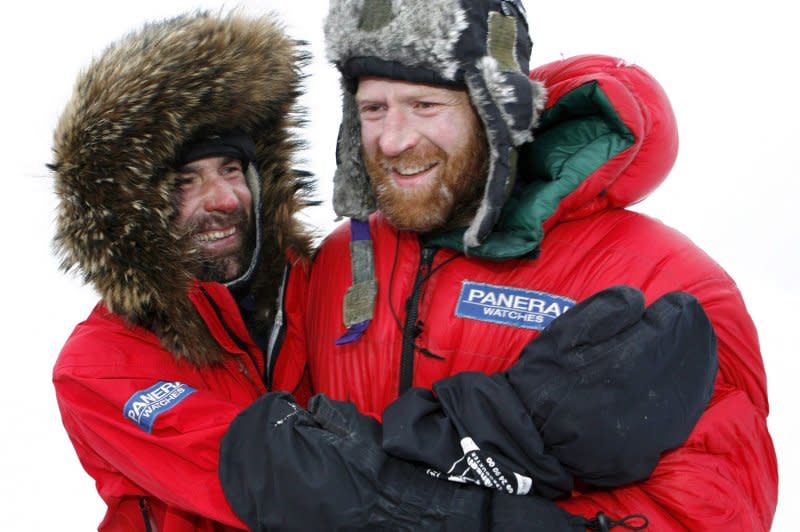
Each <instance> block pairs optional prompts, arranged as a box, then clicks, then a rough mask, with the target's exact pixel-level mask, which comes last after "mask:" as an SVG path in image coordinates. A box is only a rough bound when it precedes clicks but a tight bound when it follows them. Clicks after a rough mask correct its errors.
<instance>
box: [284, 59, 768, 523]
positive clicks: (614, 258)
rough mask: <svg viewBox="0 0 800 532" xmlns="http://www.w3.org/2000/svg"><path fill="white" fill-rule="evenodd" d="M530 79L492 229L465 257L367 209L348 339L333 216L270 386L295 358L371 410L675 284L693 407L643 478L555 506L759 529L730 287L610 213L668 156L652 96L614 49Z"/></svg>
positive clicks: (671, 144) (752, 366)
mask: <svg viewBox="0 0 800 532" xmlns="http://www.w3.org/2000/svg"><path fill="white" fill-rule="evenodd" d="M531 77H532V78H535V79H539V80H542V81H543V82H544V83H545V86H546V87H547V88H548V91H549V92H548V94H549V99H548V102H547V106H546V109H545V111H544V113H543V115H542V119H541V122H540V126H539V128H538V129H537V130H536V132H535V137H536V140H535V141H534V142H533V143H532V144H531V146H530V147H529V151H528V152H524V151H521V152H520V161H521V162H520V167H521V171H520V175H519V176H518V178H517V181H518V184H520V183H521V186H520V187H519V188H518V189H517V191H515V193H514V194H513V195H512V199H511V200H510V201H509V203H508V204H507V205H506V209H505V210H504V213H503V217H502V218H501V220H500V222H499V223H498V224H497V226H496V227H495V229H494V232H493V233H492V234H491V235H490V237H489V239H488V240H487V241H486V242H484V244H483V245H482V246H481V248H479V249H478V250H477V251H475V253H474V254H472V253H471V256H465V255H464V254H463V253H462V252H461V251H460V245H461V238H460V235H456V236H455V237H452V238H451V237H450V236H448V235H443V236H442V235H440V236H436V237H428V238H421V237H420V236H419V235H417V234H415V233H412V232H407V231H397V230H395V229H394V228H393V227H392V226H391V225H390V224H389V223H388V222H387V221H386V219H384V218H383V217H382V216H381V215H380V214H379V213H378V214H375V215H372V216H371V217H370V220H369V228H370V234H371V239H372V246H373V250H374V260H375V278H376V280H377V284H378V294H377V299H376V303H375V311H374V317H373V319H372V322H371V323H370V324H369V326H368V328H367V330H366V332H365V333H364V334H363V336H362V337H360V338H359V339H357V340H355V341H352V342H350V343H345V344H343V345H337V343H336V341H337V339H339V338H340V337H342V335H343V334H344V333H345V331H346V328H345V326H344V325H343V318H342V313H343V311H342V304H343V298H344V294H345V291H346V290H347V288H348V287H349V286H350V284H351V283H350V279H351V263H350V251H349V246H350V240H351V236H350V224H349V223H345V224H343V225H342V226H340V227H339V228H338V229H337V230H336V231H335V232H334V233H333V234H332V235H330V236H329V237H328V238H327V239H326V240H325V241H324V243H323V245H322V247H321V249H320V250H319V252H318V254H317V256H316V258H315V261H314V265H313V270H312V276H311V280H310V285H309V287H308V300H307V305H306V307H305V311H304V316H302V317H300V316H296V317H294V318H293V319H295V320H303V327H304V333H305V338H304V339H302V340H303V341H302V342H297V343H292V342H287V343H286V344H285V345H284V347H283V351H282V353H281V356H280V357H279V359H278V369H279V370H280V371H279V372H278V373H276V379H277V380H276V384H278V385H279V387H281V388H283V389H291V388H292V387H293V383H294V382H296V380H297V379H300V378H301V368H302V367H303V364H302V361H303V360H304V359H305V358H306V357H307V360H308V365H309V368H310V373H311V380H312V384H313V387H314V390H315V392H324V393H325V394H327V395H329V396H330V397H332V398H334V399H342V400H350V401H353V402H354V403H355V404H356V405H357V406H358V408H359V409H360V410H361V411H363V412H366V413H369V414H371V415H374V416H376V417H380V416H381V413H382V411H383V409H384V408H385V407H386V405H387V404H388V403H389V402H391V401H392V400H393V399H395V398H396V397H397V396H398V394H399V392H400V391H402V390H403V389H406V388H407V387H408V385H412V386H422V387H430V386H431V385H432V383H434V382H436V381H437V380H439V379H441V378H443V377H445V376H448V375H452V374H454V373H458V372H462V371H482V372H487V373H488V372H495V371H500V370H504V369H506V368H508V367H509V366H510V365H511V364H512V363H513V362H514V361H515V360H516V358H517V357H518V355H519V353H520V351H521V349H522V347H523V346H525V345H526V344H527V343H528V342H530V341H531V340H532V339H533V338H535V337H536V336H537V335H538V333H539V331H540V330H541V329H542V328H543V327H544V326H546V325H547V323H549V322H550V321H551V320H552V319H554V318H555V317H557V316H558V315H560V314H561V313H562V312H564V311H566V310H567V309H568V308H569V307H570V306H571V305H573V304H574V302H577V301H580V300H582V299H584V298H586V297H588V296H589V295H591V294H593V293H595V292H597V291H599V290H602V289H604V288H607V287H609V286H612V285H618V284H625V285H630V286H634V287H636V288H639V289H640V290H642V291H643V292H644V294H645V297H646V299H647V302H648V303H650V302H652V301H653V300H655V299H656V298H658V297H659V296H661V295H663V294H665V293H666V292H669V291H675V290H680V291H687V292H690V293H691V294H693V295H694V296H695V297H696V298H697V299H698V300H699V301H700V302H701V304H702V305H703V307H704V309H705V311H706V312H707V314H708V316H709V318H710V319H711V321H712V323H713V326H714V329H715V332H716V334H717V337H718V357H719V373H718V377H717V382H716V385H715V391H714V395H713V398H712V400H711V403H710V405H709V407H708V409H707V411H706V412H705V414H704V415H703V416H702V417H701V419H700V421H699V422H698V424H697V425H696V427H695V429H694V431H693V432H692V433H691V435H690V437H689V439H688V440H687V441H686V442H685V443H684V445H683V446H681V447H680V448H678V449H676V450H674V451H671V452H669V453H667V454H665V455H664V456H663V457H662V460H661V461H660V463H659V465H658V467H657V468H656V469H655V471H654V472H653V474H652V476H651V478H650V479H648V480H647V481H645V482H641V483H638V484H635V485H630V486H626V487H622V488H617V489H613V490H594V491H587V492H585V493H582V492H576V493H574V495H573V496H572V497H571V498H569V499H567V500H563V501H559V504H560V505H561V506H562V507H563V508H565V509H566V510H568V511H570V512H573V513H580V514H583V515H585V516H587V517H591V516H594V515H595V513H596V512H598V511H603V512H605V513H606V514H609V515H612V516H617V517H621V516H625V515H629V514H634V513H640V514H644V515H646V516H647V518H648V519H649V521H650V529H651V530H658V531H661V530H767V529H769V527H770V523H771V521H772V517H773V513H774V510H775V505H776V499H777V470H776V459H775V452H774V449H773V445H772V441H771V438H770V435H769V433H768V430H767V425H766V417H767V413H768V403H767V393H766V378H765V374H764V366H763V362H762V360H761V355H760V352H759V346H758V339H757V335H756V330H755V328H754V325H753V323H752V321H751V319H750V317H749V315H748V313H747V310H746V309H745V305H744V303H743V301H742V298H741V295H740V293H739V291H738V289H737V287H736V285H735V283H734V282H733V280H732V279H731V278H730V277H729V276H728V275H727V274H726V273H725V272H724V271H723V270H722V268H721V267H720V266H719V265H717V264H716V263H715V262H714V261H713V260H712V259H711V258H710V257H708V256H707V255H706V254H705V253H704V252H703V251H702V250H700V249H698V248H697V247H696V246H694V245H693V244H692V242H691V241H690V240H689V239H688V238H686V237H685V236H683V235H682V234H680V233H678V232H677V231H674V230H672V229H670V228H668V227H666V226H664V225H663V224H661V223H660V222H658V221H656V220H653V219H651V218H648V217H646V216H643V215H641V214H638V213H635V212H631V211H628V210H626V209H625V208H624V207H625V206H627V205H630V204H632V203H634V202H636V201H638V200H640V199H641V198H643V197H644V196H646V195H647V194H648V193H649V192H651V191H652V190H653V189H654V188H655V187H657V185H658V184H659V183H660V182H661V181H662V180H663V179H664V178H665V176H666V174H667V173H668V171H669V169H670V168H671V166H672V164H673V162H674V159H675V156H676V153H677V130H676V124H675V121H674V116H673V114H672V110H671V108H670V105H669V102H668V100H667V98H666V96H665V94H664V93H663V91H662V89H661V87H660V86H659V85H658V83H657V82H655V80H653V79H652V78H651V77H650V76H649V75H648V74H647V73H646V72H645V71H643V70H642V69H640V68H638V67H636V66H632V65H627V64H624V63H623V62H621V61H620V60H618V59H615V58H610V57H600V56H585V57H577V58H573V59H570V60H566V61H559V62H556V63H552V64H549V65H546V66H544V67H541V68H539V69H537V70H535V71H534V72H532V74H531ZM290 296H291V294H290ZM290 321H291V319H290ZM296 338H297V339H299V337H296ZM632 437H635V435H633V436H632Z"/></svg>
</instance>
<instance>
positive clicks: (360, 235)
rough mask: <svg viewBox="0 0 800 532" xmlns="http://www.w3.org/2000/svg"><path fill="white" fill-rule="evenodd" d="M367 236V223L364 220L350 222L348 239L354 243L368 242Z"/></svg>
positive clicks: (368, 237)
mask: <svg viewBox="0 0 800 532" xmlns="http://www.w3.org/2000/svg"><path fill="white" fill-rule="evenodd" d="M370 238H371V237H370V236H369V223H367V222H366V221H364V220H356V219H355V218H353V219H351V220H350V239H351V240H352V241H353V242H355V241H357V240H370Z"/></svg>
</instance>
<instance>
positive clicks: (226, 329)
mask: <svg viewBox="0 0 800 532" xmlns="http://www.w3.org/2000/svg"><path fill="white" fill-rule="evenodd" d="M190 297H191V299H192V302H193V303H194V306H195V308H196V309H197V312H198V313H199V314H200V315H201V317H202V318H203V320H204V321H205V323H206V324H207V326H208V329H209V331H210V332H211V333H212V334H213V335H214V338H215V339H216V340H217V341H218V342H219V344H220V345H221V346H222V347H223V348H224V349H225V350H226V351H227V352H228V355H227V356H226V357H225V359H224V362H223V363H222V364H221V365H218V366H211V367H204V368H201V367H198V366H195V365H193V364H190V363H188V362H186V361H182V362H179V361H177V360H176V357H175V356H174V355H172V354H171V353H169V352H168V351H166V350H164V349H163V348H162V347H161V345H160V344H159V341H158V339H157V338H156V336H155V335H154V334H153V333H152V332H150V331H149V330H147V329H143V328H140V327H132V326H130V325H128V324H126V323H125V322H124V321H123V320H122V319H121V318H119V317H118V316H116V315H115V314H112V313H110V312H109V311H108V310H107V309H106V308H105V307H104V306H103V305H102V304H98V306H97V307H96V308H95V309H94V311H93V312H92V313H91V315H90V316H89V318H88V319H87V320H86V321H84V322H82V323H81V324H79V325H78V326H77V327H76V328H75V331H74V332H73V333H72V335H71V336H70V338H69V340H68V341H67V343H66V345H65V346H64V348H63V349H62V351H61V354H60V355H59V358H58V361H57V362H56V366H55V369H54V372H53V381H54V384H55V388H56V397H57V399H58V406H59V409H60V410H61V416H62V419H63V422H64V427H65V428H66V430H67V433H68V434H69V437H70V440H71V441H72V444H73V445H74V447H75V451H76V452H77V454H78V458H79V459H80V461H81V464H82V465H83V467H84V469H86V471H87V472H88V473H89V474H90V475H91V476H92V478H94V480H95V482H96V484H97V491H98V492H99V494H100V496H101V497H102V498H103V500H104V501H105V502H106V504H107V505H108V511H107V512H106V516H105V519H104V520H103V522H102V523H101V524H100V526H99V529H100V530H104V531H106V530H107V531H116V530H146V529H147V530H150V529H152V530H159V531H162V532H165V531H172V532H179V531H186V532H189V531H197V530H207V531H211V530H214V531H221V530H241V529H244V528H245V525H244V524H243V523H242V522H241V521H239V519H238V518H237V517H236V516H235V515H234V513H233V512H232V511H231V509H230V507H229V506H228V503H227V501H226V500H225V497H224V495H223V493H222V488H221V487H220V483H219V480H218V477H217V468H218V462H219V457H218V454H219V444H220V440H221V439H222V435H223V434H224V433H225V431H226V430H227V428H228V425H229V424H230V422H231V421H232V420H233V419H234V417H236V415H237V414H239V412H240V411H241V410H242V409H244V408H245V407H246V406H248V405H249V404H250V403H252V402H253V401H254V400H255V399H257V398H258V397H259V396H260V395H262V394H263V393H264V392H265V391H266V390H265V388H264V385H263V383H262V380H261V375H262V374H263V370H264V363H263V357H262V355H261V352H260V351H259V350H258V348H257V347H255V345H253V344H252V342H251V341H250V336H249V334H248V333H247V330H246V328H245V326H244V323H243V322H242V319H241V316H240V314H239V310H238V308H237V306H236V303H235V301H234V300H233V298H232V297H231V295H230V292H229V291H228V289H227V288H225V287H224V286H222V285H220V284H216V283H198V284H196V285H195V288H194V289H193V290H192V291H191V293H190ZM237 338H238V340H237ZM156 417H157V418H158V422H157V423H154V421H155V419H156ZM145 519H146V520H149V521H150V525H151V527H152V528H146V527H145Z"/></svg>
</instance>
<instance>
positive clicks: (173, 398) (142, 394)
mask: <svg viewBox="0 0 800 532" xmlns="http://www.w3.org/2000/svg"><path fill="white" fill-rule="evenodd" d="M196 391H197V390H196V389H194V388H192V387H191V386H188V385H186V384H183V383H181V382H177V381H175V382H168V381H158V382H157V383H155V384H154V385H152V386H151V387H149V388H147V389H145V390H139V391H137V392H134V394H133V395H132V396H131V398H130V399H128V402H127V403H125V408H124V409H123V413H124V414H125V417H127V418H128V419H130V420H131V421H133V422H134V423H136V424H137V425H139V428H140V429H142V430H143V431H145V432H152V431H153V423H155V421H156V418H157V417H158V416H159V415H161V414H163V413H164V412H167V411H168V410H172V409H173V408H175V407H176V406H177V405H178V403H180V402H181V401H183V400H184V399H186V398H187V397H189V396H190V395H191V394H193V393H194V392H196Z"/></svg>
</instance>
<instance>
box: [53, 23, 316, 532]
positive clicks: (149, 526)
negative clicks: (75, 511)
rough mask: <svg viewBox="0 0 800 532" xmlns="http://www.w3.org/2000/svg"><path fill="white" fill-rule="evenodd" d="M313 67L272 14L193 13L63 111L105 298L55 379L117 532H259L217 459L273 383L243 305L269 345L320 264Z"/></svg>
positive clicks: (129, 48)
mask: <svg viewBox="0 0 800 532" xmlns="http://www.w3.org/2000/svg"><path fill="white" fill-rule="evenodd" d="M305 60H306V55H305V52H303V51H302V50H301V48H299V47H298V44H297V43H296V42H294V41H292V40H290V39H289V38H287V37H286V36H285V34H284V32H283V30H282V28H281V27H280V25H278V24H277V23H276V22H275V21H273V20H271V19H270V18H266V17H265V18H260V19H249V18H245V17H243V16H240V15H229V16H226V17H215V16H210V15H208V14H203V13H199V14H195V15H189V16H182V17H178V18H175V19H172V20H167V21H164V22H160V23H154V24H150V25H147V26H145V27H144V28H143V29H141V30H140V31H137V32H135V33H132V34H130V35H128V36H127V37H125V38H123V39H121V40H119V41H118V42H116V43H114V44H113V45H112V46H110V47H109V48H108V49H107V50H106V51H105V52H104V53H103V54H102V56H101V57H100V58H99V59H97V60H95V61H94V62H93V63H92V64H91V66H90V67H89V68H88V70H86V71H85V72H84V73H83V74H82V75H81V76H80V78H79V79H78V82H77V84H76V87H75V92H74V95H73V97H72V99H71V101H70V102H69V104H68V106H67V108H66V110H65V111H64V112H63V114H62V116H61V118H60V121H59V123H58V126H57V129H56V131H55V138H54V161H53V163H52V169H53V170H54V173H55V178H56V193H57V195H58V198H59V200H60V203H59V207H58V213H57V234H56V237H55V245H56V248H57V251H58V253H59V254H60V256H61V259H62V267H63V269H64V270H73V269H76V270H78V271H79V272H80V273H81V274H82V276H83V279H84V280H85V281H86V282H87V283H89V284H91V285H92V286H93V287H94V288H95V289H96V290H97V292H99V294H100V296H101V298H102V300H101V302H100V303H98V305H97V306H96V308H95V309H94V310H93V311H92V313H91V314H90V316H89V317H88V318H87V319H86V320H85V321H84V322H82V323H80V324H79V325H78V326H77V327H76V328H75V330H74V332H73V333H72V335H71V337H70V338H69V340H68V341H67V342H66V345H65V346H64V348H63V350H62V352H61V354H60V356H59V358H58V361H57V362H56V365H55V369H54V374H53V380H54V384H55V388H56V395H57V400H58V406H59V408H60V411H61V415H62V419H63V423H64V427H65V428H66V430H67V432H68V434H69V437H70V439H71V441H72V443H73V445H74V447H75V450H76V452H77V454H78V457H79V458H80V461H81V463H82V465H83V467H84V468H85V469H86V471H87V472H88V473H89V474H90V475H91V476H92V477H93V478H94V479H95V481H96V485H97V489H98V492H99V493H100V496H101V497H102V498H103V500H104V501H105V502H106V504H107V505H108V510H107V513H106V516H105V519H104V520H103V522H102V523H101V524H100V529H101V530H160V531H177V530H187V531H188V530H192V531H195V530H217V531H218V530H233V529H241V528H244V524H243V523H242V522H241V521H240V520H239V519H238V518H237V517H236V516H235V515H234V514H233V513H232V512H231V510H230V508H229V506H228V504H227V503H226V501H225V498H224V496H223V493H222V490H221V488H220V485H219V481H218V480H217V463H218V456H217V455H218V449H219V443H220V439H221V438H222V435H223V433H224V432H225V430H226V429H227V427H228V425H229V424H230V422H231V420H232V419H233V418H234V417H235V416H236V415H237V414H238V413H239V412H240V411H241V410H242V408H244V407H245V406H247V405H248V404H250V403H251V402H252V401H253V400H255V399H256V398H257V397H259V396H260V395H262V394H263V393H264V392H265V391H266V390H267V387H268V385H269V383H268V381H267V378H266V375H267V374H268V369H269V359H268V358H267V357H265V356H264V355H263V354H262V350H261V349H260V348H259V346H257V345H256V344H255V343H254V341H253V340H252V339H251V336H250V334H249V333H248V327H247V326H246V325H245V323H244V321H243V320H242V317H241V315H240V310H239V307H240V306H241V307H242V308H247V309H248V314H247V319H248V322H249V325H250V326H251V327H252V329H253V330H257V331H263V334H262V336H263V337H264V338H263V339H262V340H264V342H262V343H264V344H266V342H268V341H269V338H268V337H269V325H270V324H271V323H273V321H275V320H276V315H278V314H279V313H280V310H281V309H279V308H278V306H277V304H276V301H277V299H278V290H279V286H280V282H279V281H280V279H281V278H282V277H283V276H284V275H285V273H284V272H288V271H289V270H291V269H292V268H299V269H301V270H302V268H303V266H302V263H303V261H304V260H305V259H306V258H307V257H308V256H309V251H310V242H311V239H310V236H309V234H307V233H306V231H305V229H304V228H303V227H302V226H301V224H299V223H298V222H297V221H296V220H295V219H294V214H295V213H296V212H297V211H298V210H299V209H301V208H302V207H304V206H305V205H307V204H308V200H307V197H308V194H307V192H308V189H309V187H308V184H307V176H305V175H303V174H302V173H298V172H296V171H294V170H293V169H292V168H291V166H290V165H291V158H292V155H293V153H294V151H295V149H296V147H297V142H296V140H294V139H293V137H292V135H291V134H290V128H291V127H292V126H294V125H296V120H297V117H296V115H294V114H293V106H294V103H295V99H296V97H297V96H298V94H299V90H300V89H299V83H300V74H299V68H300V67H301V66H302V65H303V63H304V62H305ZM301 277H302V276H295V278H301ZM237 303H238V305H237ZM289 334H291V331H290V332H289ZM295 392H297V390H295Z"/></svg>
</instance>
